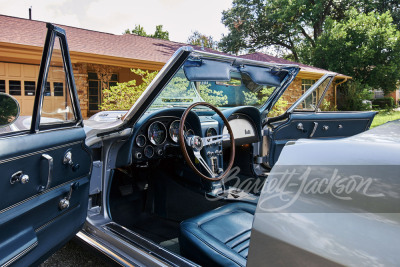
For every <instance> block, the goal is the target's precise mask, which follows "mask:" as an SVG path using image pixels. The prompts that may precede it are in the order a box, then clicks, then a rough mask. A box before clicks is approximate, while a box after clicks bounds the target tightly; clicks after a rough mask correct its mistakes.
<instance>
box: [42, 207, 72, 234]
mask: <svg viewBox="0 0 400 267" xmlns="http://www.w3.org/2000/svg"><path fill="white" fill-rule="evenodd" d="M77 207H80V205H79V204H78V205H75V206H73V207H70V208H69V209H67V210H66V211H65V212H63V213H61V214H59V215H57V216H56V217H54V218H53V219H51V220H50V221H48V222H47V223H45V224H43V225H41V226H39V227H38V228H36V229H35V233H38V232H40V231H42V230H43V229H44V228H46V227H47V226H49V225H50V224H52V223H53V222H54V221H55V220H57V219H58V218H60V217H62V216H64V215H66V214H68V213H70V212H71V211H73V210H75V208H77Z"/></svg>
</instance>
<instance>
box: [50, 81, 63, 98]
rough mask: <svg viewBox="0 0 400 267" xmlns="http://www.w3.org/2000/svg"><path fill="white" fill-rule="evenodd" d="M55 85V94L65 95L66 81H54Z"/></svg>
mask: <svg viewBox="0 0 400 267" xmlns="http://www.w3.org/2000/svg"><path fill="white" fill-rule="evenodd" d="M53 86H54V96H63V95H64V83H57V82H54V83H53Z"/></svg>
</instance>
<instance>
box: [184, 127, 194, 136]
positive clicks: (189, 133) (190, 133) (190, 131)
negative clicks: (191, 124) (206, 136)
mask: <svg viewBox="0 0 400 267" xmlns="http://www.w3.org/2000/svg"><path fill="white" fill-rule="evenodd" d="M186 135H187V136H191V135H194V131H193V130H192V129H189V130H187V131H186Z"/></svg>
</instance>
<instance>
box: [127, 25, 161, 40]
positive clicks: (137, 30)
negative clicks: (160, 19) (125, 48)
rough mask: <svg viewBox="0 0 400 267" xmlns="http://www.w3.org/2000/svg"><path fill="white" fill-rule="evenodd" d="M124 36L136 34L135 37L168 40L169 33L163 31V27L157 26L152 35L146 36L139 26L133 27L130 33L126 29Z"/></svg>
mask: <svg viewBox="0 0 400 267" xmlns="http://www.w3.org/2000/svg"><path fill="white" fill-rule="evenodd" d="M124 34H136V35H139V36H144V37H151V38H156V39H162V40H169V32H168V31H163V25H157V26H156V31H155V32H154V34H147V33H146V31H145V30H144V28H143V26H141V25H140V24H138V25H135V28H134V29H133V30H132V31H131V30H129V29H126V30H125V32H124Z"/></svg>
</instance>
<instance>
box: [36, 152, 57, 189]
mask: <svg viewBox="0 0 400 267" xmlns="http://www.w3.org/2000/svg"><path fill="white" fill-rule="evenodd" d="M42 158H44V159H46V160H47V162H48V164H49V171H48V175H47V183H46V186H44V185H41V186H39V189H38V191H39V192H42V191H44V190H47V189H49V188H50V184H51V181H52V179H53V158H52V157H51V156H50V155H48V154H42Z"/></svg>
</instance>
